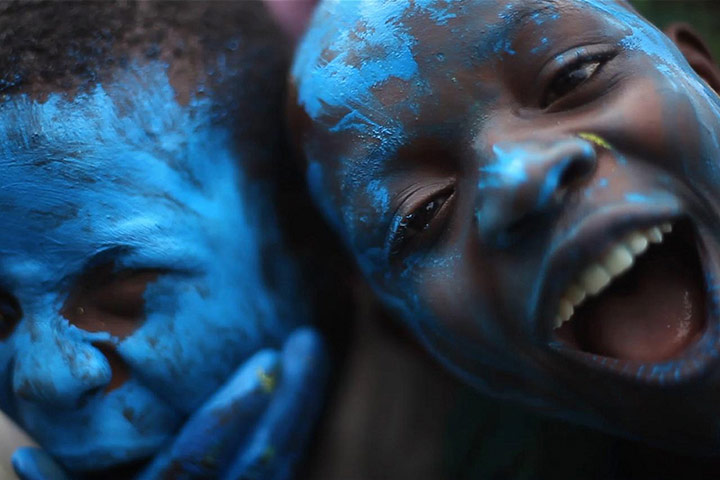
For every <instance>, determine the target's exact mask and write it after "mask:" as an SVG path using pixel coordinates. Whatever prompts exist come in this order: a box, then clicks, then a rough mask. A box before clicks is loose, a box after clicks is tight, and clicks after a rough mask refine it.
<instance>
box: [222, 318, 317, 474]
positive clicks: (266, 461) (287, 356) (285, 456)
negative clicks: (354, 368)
mask: <svg viewBox="0 0 720 480" xmlns="http://www.w3.org/2000/svg"><path fill="white" fill-rule="evenodd" d="M327 363H328V362H327V355H326V351H325V347H324V345H323V342H322V340H321V339H320V336H319V335H318V334H317V333H316V332H315V331H314V330H312V329H309V328H302V329H298V330H296V331H295V332H294V333H293V334H292V335H291V336H290V338H288V340H287V342H286V343H285V345H284V347H283V351H282V375H281V377H280V380H279V383H278V388H277V391H276V392H275V395H274V397H273V400H272V403H271V404H270V406H269V407H268V410H267V412H266V413H265V415H263V417H262V419H261V420H260V422H259V424H258V426H257V428H256V429H255V432H254V434H253V436H252V437H251V438H250V439H249V442H248V443H247V445H246V447H244V448H243V449H242V450H241V451H240V452H238V458H237V459H236V461H235V462H234V464H232V465H231V466H230V468H229V469H228V471H227V472H226V474H225V475H224V477H223V478H225V479H228V480H236V479H243V480H244V479H278V480H279V479H285V478H290V477H291V475H292V472H293V468H294V466H295V464H296V463H297V460H298V458H299V456H300V454H301V453H302V451H303V450H304V446H305V444H306V443H307V441H308V437H309V435H310V432H311V429H312V426H313V424H314V423H315V419H316V417H317V415H318V413H319V412H320V408H321V406H322V399H323V394H324V390H325V384H326V381H327Z"/></svg>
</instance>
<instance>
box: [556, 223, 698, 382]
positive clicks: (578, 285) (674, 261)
mask: <svg viewBox="0 0 720 480" xmlns="http://www.w3.org/2000/svg"><path fill="white" fill-rule="evenodd" d="M706 291H707V289H706V286H705V281H704V275H703V268H702V264H701V259H700V255H699V252H698V243H697V239H696V238H695V233H694V230H693V228H692V227H691V225H690V223H689V222H688V221H678V222H675V223H674V224H671V223H662V224H658V225H656V226H653V227H650V228H643V229H639V230H635V231H633V232H632V233H630V234H628V235H625V236H624V237H623V238H622V239H621V240H620V241H618V242H616V243H614V244H613V245H611V246H610V247H609V248H607V249H606V250H605V252H604V254H603V255H602V256H600V257H599V258H598V259H596V260H595V261H594V262H593V263H591V264H590V265H588V266H586V267H585V268H584V269H582V270H580V273H579V275H576V277H575V278H574V281H573V282H572V283H571V285H570V286H569V287H568V288H567V289H566V290H565V293H564V294H563V295H562V298H561V300H560V301H559V305H558V313H557V315H556V316H555V319H554V325H553V326H554V334H555V337H556V338H557V339H558V340H559V341H560V342H561V343H562V344H564V346H565V347H569V348H570V349H571V350H575V351H576V352H583V353H585V354H587V355H584V356H585V357H588V358H592V359H594V360H595V361H601V362H602V363H606V361H607V359H608V358H610V359H615V360H618V361H620V362H615V363H616V364H617V363H620V364H621V365H622V366H623V368H626V367H627V366H629V365H635V366H639V365H647V364H658V363H661V362H666V361H668V360H673V359H678V358H680V357H683V356H685V355H687V352H688V350H689V349H690V348H691V346H692V345H694V344H695V343H697V341H698V339H700V338H701V337H702V335H703V333H704V332H705V330H706V326H707V303H708V299H707V293H706Z"/></svg>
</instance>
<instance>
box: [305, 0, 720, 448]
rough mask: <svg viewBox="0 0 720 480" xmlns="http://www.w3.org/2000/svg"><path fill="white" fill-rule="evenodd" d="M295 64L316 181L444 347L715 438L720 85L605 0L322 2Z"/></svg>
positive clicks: (467, 368) (373, 267) (330, 209)
mask: <svg viewBox="0 0 720 480" xmlns="http://www.w3.org/2000/svg"><path fill="white" fill-rule="evenodd" d="M292 74H293V82H294V87H295V88H296V90H297V99H298V104H299V108H300V109H301V110H300V112H299V113H300V115H302V116H304V117H306V118H307V117H309V121H302V122H298V125H302V126H303V128H304V129H305V130H304V131H303V132H302V134H303V136H302V137H301V138H303V145H302V148H303V149H304V152H305V154H306V156H307V159H308V164H309V168H308V181H309V185H310V188H311V190H312V192H313V195H314V197H315V199H316V200H317V202H318V203H319V204H320V206H321V207H322V208H323V209H324V211H325V213H326V215H327V216H328V218H330V219H331V220H332V221H333V223H334V225H335V227H336V229H337V230H338V231H339V232H340V233H341V235H342V236H343V237H344V238H345V240H346V243H347V244H348V246H349V247H350V249H351V250H352V252H353V253H354V255H355V257H356V259H357V261H358V263H359V265H360V267H361V268H362V270H363V271H364V272H365V274H366V276H367V277H368V278H369V280H370V282H371V284H372V285H373V287H374V289H375V290H376V292H378V294H379V295H380V296H381V298H382V299H383V300H384V301H385V303H386V304H387V305H389V306H390V307H392V308H394V309H395V310H396V311H397V312H398V314H399V316H400V317H401V318H402V319H403V320H404V321H405V322H406V323H407V324H408V325H409V326H410V327H411V328H412V329H413V330H414V331H415V332H416V334H417V336H418V338H419V339H420V340H421V341H422V342H423V343H424V344H425V345H426V347H427V348H428V349H429V350H430V351H431V352H432V353H433V354H434V355H436V356H437V357H438V359H439V360H440V361H441V362H443V364H444V365H446V366H447V367H448V368H449V369H451V370H452V371H454V372H455V373H456V374H458V375H459V376H460V377H461V378H463V379H464V380H466V381H467V382H469V383H471V384H473V385H475V386H477V387H478V388H480V389H483V390H485V391H488V392H492V393H493V394H495V395H498V396H501V397H503V398H513V399H517V400H519V401H522V402H524V403H526V404H530V405H532V406H534V407H536V408H538V409H541V410H543V411H545V412H547V413H550V414H553V415H559V416H563V417H565V418H570V419H574V420H577V421H580V422H583V423H586V424H592V425H596V426H600V427H602V428H605V429H611V430H614V431H617V432H623V433H626V434H629V435H634V436H640V437H644V438H646V439H649V440H651V441H654V442H665V443H666V444H674V445H684V446H685V447H687V446H688V445H693V448H696V449H706V450H707V449H710V450H712V451H715V452H717V451H718V449H720V435H719V434H718V430H717V427H716V426H717V425H720V423H719V422H720V409H718V407H717V405H718V404H720V403H719V402H718V400H720V380H718V379H717V378H718V375H719V374H720V368H718V365H717V358H718V351H719V350H718V345H720V342H719V340H720V335H719V331H720V330H719V328H718V320H719V318H718V310H717V304H718V298H717V296H716V292H717V289H716V284H717V282H716V280H715V279H716V278H717V276H718V273H719V272H720V270H718V268H719V267H720V263H719V262H720V215H719V214H720V196H719V195H718V192H720V163H719V160H720V99H719V98H718V96H717V94H716V93H715V92H714V91H712V90H711V89H710V88H709V86H708V85H707V84H706V83H705V82H704V81H703V80H702V79H701V78H700V77H698V76H697V75H696V74H695V72H694V71H693V70H692V69H691V68H690V66H689V65H688V63H687V62H686V61H685V59H684V58H683V56H682V54H681V53H680V52H679V51H678V50H677V49H676V48H675V46H674V45H673V44H672V42H671V41H670V40H669V38H667V37H666V36H665V35H663V34H662V33H661V32H659V31H658V30H656V29H655V28H654V27H653V26H651V25H650V24H648V23H647V22H646V21H645V20H644V19H642V18H640V17H639V16H638V15H637V14H636V13H635V12H634V11H633V10H632V9H631V7H629V6H628V5H626V4H625V3H623V2H615V1H605V0H558V1H540V0H538V1H525V0H523V1H520V0H518V1H491V0H471V1H457V2H453V1H447V2H445V1H434V0H429V1H398V2H385V3H382V4H381V3H380V2H345V1H342V0H335V1H330V0H328V1H326V2H324V3H322V4H321V6H320V8H319V10H318V12H317V13H316V15H315V17H314V21H313V22H312V24H311V27H310V29H309V31H308V33H307V35H306V37H305V38H304V40H303V42H302V43H301V45H300V48H299V50H298V52H297V56H296V58H295V63H294V67H293V71H292ZM672 229H674V232H673V233H672V234H671V233H670V232H669V231H670V230H672ZM648 245H650V248H648ZM609 392H611V393H609ZM659 418H662V419H663V420H662V421H658V419H659Z"/></svg>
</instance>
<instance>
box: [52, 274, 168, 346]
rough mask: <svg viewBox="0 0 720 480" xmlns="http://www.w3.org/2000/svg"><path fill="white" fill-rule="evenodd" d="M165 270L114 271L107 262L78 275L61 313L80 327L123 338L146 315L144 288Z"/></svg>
mask: <svg viewBox="0 0 720 480" xmlns="http://www.w3.org/2000/svg"><path fill="white" fill-rule="evenodd" d="M161 273H163V272H162V271H159V270H154V269H128V270H121V271H115V269H114V264H113V263H108V264H103V265H100V266H97V267H94V268H92V269H90V270H89V271H88V272H86V273H85V274H84V275H83V276H82V277H81V278H79V279H78V281H77V282H76V284H75V286H74V287H73V289H72V291H71V293H70V295H69V296H68V298H67V300H66V301H65V304H64V305H63V308H62V310H61V314H62V315H63V316H64V317H65V318H67V319H68V321H69V322H70V323H71V324H73V325H75V326H76V327H78V328H81V329H83V330H86V331H89V332H101V331H102V332H108V333H110V334H112V335H115V336H118V337H121V338H124V337H126V336H127V335H129V334H131V333H132V332H133V331H134V330H135V329H136V328H137V327H139V326H140V323H141V320H143V318H144V316H145V296H144V294H145V289H146V288H147V286H148V284H149V283H152V282H154V281H155V280H157V278H158V276H159V275H160V274H161Z"/></svg>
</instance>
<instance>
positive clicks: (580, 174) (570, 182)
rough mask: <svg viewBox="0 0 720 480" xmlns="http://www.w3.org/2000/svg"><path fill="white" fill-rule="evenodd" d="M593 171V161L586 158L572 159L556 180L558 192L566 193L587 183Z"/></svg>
mask: <svg viewBox="0 0 720 480" xmlns="http://www.w3.org/2000/svg"><path fill="white" fill-rule="evenodd" d="M594 171H595V161H594V160H593V159H592V158H588V157H576V158H573V159H572V160H571V161H570V162H568V164H567V165H566V167H565V169H564V170H563V172H562V175H560V179H559V180H558V190H560V191H563V192H565V191H567V190H570V189H572V188H574V187H576V186H577V185H578V184H580V183H583V182H585V181H587V180H588V179H589V178H590V176H592V174H593V172H594Z"/></svg>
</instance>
